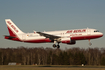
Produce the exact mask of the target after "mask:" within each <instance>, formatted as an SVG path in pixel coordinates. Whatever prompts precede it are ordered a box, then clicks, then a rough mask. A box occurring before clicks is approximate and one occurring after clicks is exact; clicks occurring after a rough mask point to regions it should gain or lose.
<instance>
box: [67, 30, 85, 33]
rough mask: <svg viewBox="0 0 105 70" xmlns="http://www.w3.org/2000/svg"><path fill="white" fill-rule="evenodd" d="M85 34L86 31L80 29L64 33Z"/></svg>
mask: <svg viewBox="0 0 105 70" xmlns="http://www.w3.org/2000/svg"><path fill="white" fill-rule="evenodd" d="M82 32H86V29H81V30H68V31H67V32H66V33H82Z"/></svg>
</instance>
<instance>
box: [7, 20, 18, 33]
mask: <svg viewBox="0 0 105 70" xmlns="http://www.w3.org/2000/svg"><path fill="white" fill-rule="evenodd" d="M7 23H8V24H9V25H10V26H11V27H12V28H13V29H14V30H15V31H16V32H17V33H18V32H19V31H18V30H17V29H16V27H15V26H14V25H12V23H11V22H10V21H7Z"/></svg>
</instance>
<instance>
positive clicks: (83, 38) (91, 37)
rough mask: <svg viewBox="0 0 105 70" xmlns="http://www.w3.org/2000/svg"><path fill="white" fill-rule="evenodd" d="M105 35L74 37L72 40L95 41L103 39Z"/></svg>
mask: <svg viewBox="0 0 105 70" xmlns="http://www.w3.org/2000/svg"><path fill="white" fill-rule="evenodd" d="M102 36H103V35H85V36H74V37H71V40H86V39H95V38H99V37H102Z"/></svg>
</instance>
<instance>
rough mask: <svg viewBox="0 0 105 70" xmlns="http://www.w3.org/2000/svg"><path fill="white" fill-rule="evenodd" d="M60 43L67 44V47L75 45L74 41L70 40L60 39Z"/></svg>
mask: <svg viewBox="0 0 105 70" xmlns="http://www.w3.org/2000/svg"><path fill="white" fill-rule="evenodd" d="M61 42H62V43H66V44H69V45H73V44H76V41H75V40H71V39H70V38H62V39H61Z"/></svg>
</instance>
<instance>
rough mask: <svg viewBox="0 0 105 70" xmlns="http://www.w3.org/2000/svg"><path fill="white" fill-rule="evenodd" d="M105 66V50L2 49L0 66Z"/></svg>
mask: <svg viewBox="0 0 105 70" xmlns="http://www.w3.org/2000/svg"><path fill="white" fill-rule="evenodd" d="M10 62H16V63H21V64H22V65H33V64H37V65H81V64H85V65H105V48H101V49H99V48H87V49H81V48H78V47H77V48H70V49H66V50H61V49H52V48H43V47H40V48H25V47H22V46H21V47H17V48H0V65H7V64H8V63H10Z"/></svg>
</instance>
